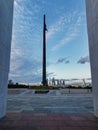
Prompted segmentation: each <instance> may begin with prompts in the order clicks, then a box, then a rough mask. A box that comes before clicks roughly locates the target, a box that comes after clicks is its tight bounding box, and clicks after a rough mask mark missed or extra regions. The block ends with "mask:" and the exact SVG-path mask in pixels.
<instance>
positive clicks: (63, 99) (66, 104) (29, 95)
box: [7, 89, 93, 114]
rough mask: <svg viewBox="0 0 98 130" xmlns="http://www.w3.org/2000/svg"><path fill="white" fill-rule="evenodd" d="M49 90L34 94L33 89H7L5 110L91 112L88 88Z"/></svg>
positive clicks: (91, 105) (91, 104) (91, 103)
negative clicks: (44, 92)
mask: <svg viewBox="0 0 98 130" xmlns="http://www.w3.org/2000/svg"><path fill="white" fill-rule="evenodd" d="M68 91H69V90H68V89H61V90H50V91H49V93H47V94H35V93H34V92H35V90H29V89H20V90H19V89H18V90H17V89H16V90H9V91H8V102H7V112H32V113H65V114H69V113H74V114H75V113H93V101H92V94H91V92H88V90H70V94H68Z"/></svg>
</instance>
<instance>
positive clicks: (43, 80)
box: [42, 14, 47, 86]
mask: <svg viewBox="0 0 98 130" xmlns="http://www.w3.org/2000/svg"><path fill="white" fill-rule="evenodd" d="M46 31H47V28H46V21H45V14H44V22H43V70H42V71H43V72H42V84H43V86H46V85H47V80H46Z"/></svg>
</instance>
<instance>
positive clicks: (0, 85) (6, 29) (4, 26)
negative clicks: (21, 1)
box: [0, 0, 14, 118]
mask: <svg viewBox="0 0 98 130" xmlns="http://www.w3.org/2000/svg"><path fill="white" fill-rule="evenodd" d="M13 2H14V1H13V0H0V118H2V117H3V116H5V114H6V105H7V85H8V73H9V64H10V50H11V36H12V19H13Z"/></svg>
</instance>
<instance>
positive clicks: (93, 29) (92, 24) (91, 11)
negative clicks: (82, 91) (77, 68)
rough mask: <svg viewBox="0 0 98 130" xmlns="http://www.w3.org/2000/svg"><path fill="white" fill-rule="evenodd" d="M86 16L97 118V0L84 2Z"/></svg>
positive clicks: (96, 114) (97, 114)
mask: <svg viewBox="0 0 98 130" xmlns="http://www.w3.org/2000/svg"><path fill="white" fill-rule="evenodd" d="M86 14H87V29H88V41H89V51H90V61H91V62H90V63H91V74H92V83H93V99H94V114H95V116H97V117H98V61H97V60H98V0H86Z"/></svg>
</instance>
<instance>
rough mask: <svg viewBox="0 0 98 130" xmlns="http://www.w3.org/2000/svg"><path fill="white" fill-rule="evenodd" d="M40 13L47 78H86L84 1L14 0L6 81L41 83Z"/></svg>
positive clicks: (87, 58) (86, 42) (87, 68)
mask: <svg viewBox="0 0 98 130" xmlns="http://www.w3.org/2000/svg"><path fill="white" fill-rule="evenodd" d="M44 14H45V15H46V25H47V29H48V31H47V33H46V37H47V44H46V46H47V78H52V77H55V78H58V79H73V78H76V79H77V78H79V79H82V78H83V79H84V78H85V79H86V78H90V77H91V74H90V63H89V49H88V38H87V28H86V13H85V0H77V1H76V0H15V1H14V17H13V35H12V47H11V63H10V74H9V79H12V80H13V81H14V82H21V83H37V82H41V81H42V45H43V15H44Z"/></svg>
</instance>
